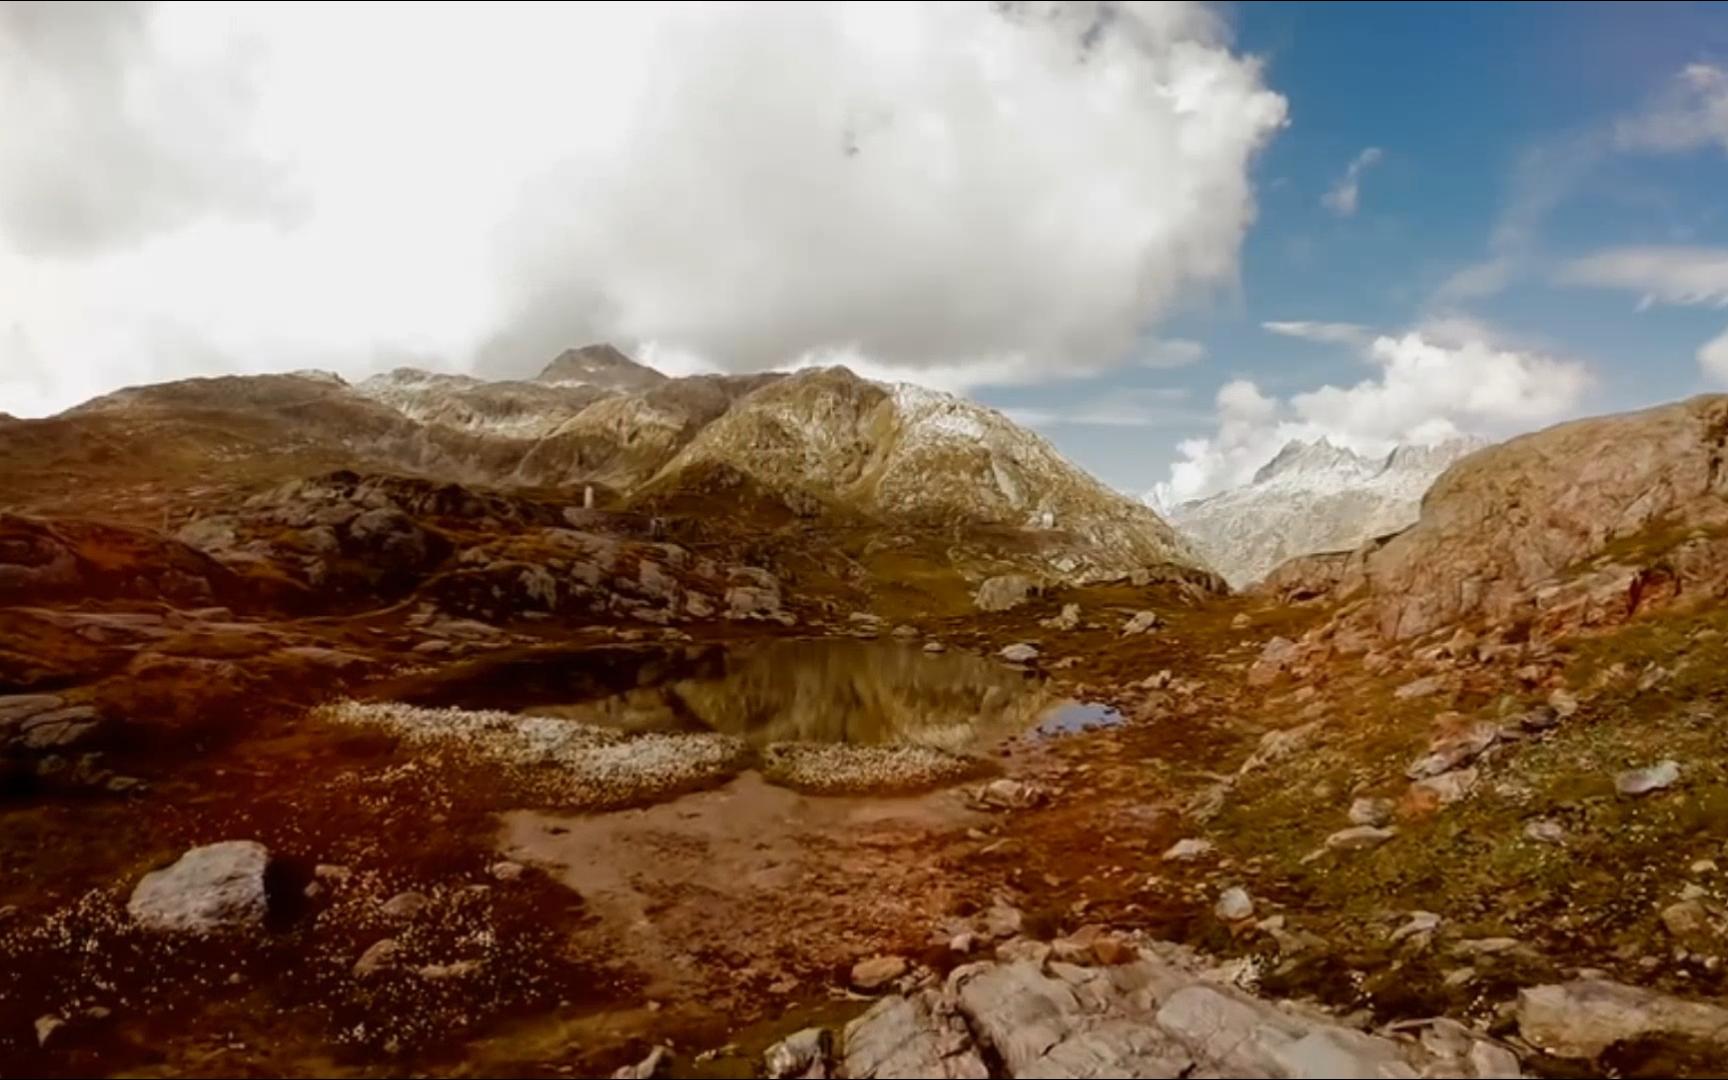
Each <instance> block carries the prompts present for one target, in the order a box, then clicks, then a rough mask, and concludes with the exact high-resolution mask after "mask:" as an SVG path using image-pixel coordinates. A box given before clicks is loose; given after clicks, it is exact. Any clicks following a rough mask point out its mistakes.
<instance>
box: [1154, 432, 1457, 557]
mask: <svg viewBox="0 0 1728 1080" xmlns="http://www.w3.org/2000/svg"><path fill="white" fill-rule="evenodd" d="M1486 445H1487V443H1486V441H1484V440H1481V439H1474V438H1461V439H1453V440H1450V441H1447V442H1443V443H1439V444H1437V445H1434V446H1399V447H1396V448H1395V449H1393V450H1392V452H1391V453H1389V454H1387V455H1386V456H1385V457H1383V458H1373V457H1367V456H1364V455H1362V454H1358V453H1356V452H1354V451H1352V450H1350V449H1348V448H1345V447H1342V446H1334V445H1333V444H1332V443H1331V442H1329V441H1327V440H1326V439H1324V438H1321V439H1317V440H1315V441H1313V442H1304V441H1303V440H1301V439H1295V440H1292V441H1291V442H1289V443H1287V444H1285V446H1284V448H1283V449H1282V450H1280V451H1278V454H1277V456H1275V457H1273V459H1272V460H1271V461H1268V462H1267V463H1266V464H1265V465H1263V466H1261V467H1260V470H1259V471H1258V472H1256V473H1255V474H1254V479H1253V480H1251V481H1249V482H1248V483H1246V484H1244V485H1242V486H1241V487H1238V488H1232V489H1231V490H1229V491H1224V492H1220V493H1219V494H1217V495H1213V496H1211V497H1210V498H1206V499H1196V500H1193V501H1190V502H1185V503H1182V504H1180V505H1177V506H1171V507H1166V508H1162V509H1163V512H1164V514H1165V517H1166V518H1168V519H1169V521H1170V522H1171V523H1172V524H1174V525H1175V526H1176V527H1177V528H1178V529H1180V530H1181V531H1182V532H1184V533H1185V534H1187V536H1188V537H1189V539H1190V540H1191V541H1192V542H1193V543H1194V546H1195V547H1196V548H1198V549H1199V551H1200V554H1201V555H1202V556H1203V557H1204V558H1205V559H1206V561H1207V562H1208V563H1210V564H1211V565H1212V567H1213V569H1215V570H1217V571H1218V572H1219V573H1221V574H1223V575H1224V577H1225V578H1226V579H1227V580H1228V581H1229V582H1230V584H1231V585H1233V586H1236V587H1241V586H1243V585H1247V584H1250V583H1252V582H1255V581H1258V580H1259V579H1260V578H1262V577H1264V576H1265V575H1266V574H1267V573H1268V572H1269V571H1271V570H1272V569H1273V568H1274V567H1276V566H1277V565H1278V564H1280V563H1282V562H1284V561H1285V560H1286V559H1291V558H1294V557H1296V556H1298V555H1312V554H1314V553H1316V552H1322V551H1346V550H1350V549H1352V548H1355V547H1356V546H1357V545H1359V544H1361V543H1362V542H1363V541H1365V540H1369V539H1371V538H1373V537H1376V536H1383V535H1385V534H1387V533H1391V532H1397V531H1398V530H1399V529H1402V528H1404V527H1406V526H1408V525H1409V524H1411V523H1412V522H1414V521H1415V520H1416V516H1417V512H1418V511H1419V509H1420V508H1421V503H1422V496H1423V494H1424V493H1426V492H1427V490H1428V488H1429V486H1430V485H1432V484H1433V483H1434V481H1435V480H1436V479H1437V478H1438V477H1439V476H1440V474H1441V473H1443V472H1445V471H1446V470H1447V468H1449V467H1450V466H1451V465H1452V463H1453V462H1456V461H1458V460H1459V459H1460V458H1463V457H1464V456H1465V455H1467V454H1469V453H1471V452H1472V451H1475V450H1478V449H1481V448H1482V447H1483V446H1486Z"/></svg>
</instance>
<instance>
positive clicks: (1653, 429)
mask: <svg viewBox="0 0 1728 1080" xmlns="http://www.w3.org/2000/svg"><path fill="white" fill-rule="evenodd" d="M1725 460H1728V396H1723V395H1708V396H1701V397H1696V398H1692V399H1690V400H1688V401H1683V402H1678V403H1675V404H1671V405H1663V406H1659V407H1657V408H1653V409H1646V410H1643V411H1640V412H1631V413H1622V414H1618V415H1614V416H1604V417H1596V418H1593V419H1589V420H1579V421H1574V422H1572V423H1567V424H1561V425H1559V426H1556V427H1553V428H1549V429H1547V430H1545V431H1540V432H1537V433H1535V434H1531V435H1525V436H1522V437H1520V438H1516V439H1512V440H1509V441H1508V442H1505V443H1502V444H1500V445H1498V446H1493V447H1490V448H1488V449H1486V450H1483V451H1481V452H1480V453H1476V454H1473V455H1471V456H1470V457H1469V458H1468V459H1466V460H1465V461H1463V462H1461V463H1459V464H1458V465H1457V466H1456V467H1454V468H1452V469H1451V470H1449V471H1448V472H1446V473H1445V475H1443V476H1442V477H1441V479H1440V480H1439V481H1438V482H1437V483H1436V484H1435V485H1434V487H1433V488H1432V489H1431V490H1430V491H1429V493H1428V496H1427V498H1426V499H1425V500H1424V502H1423V505H1422V513H1421V517H1420V519H1419V520H1418V521H1417V522H1416V524H1415V525H1413V526H1411V527H1410V528H1409V529H1407V530H1405V531H1404V532H1402V533H1399V534H1398V535H1396V536H1394V537H1391V538H1390V539H1387V540H1385V541H1384V542H1383V543H1373V544H1370V545H1367V546H1365V547H1364V548H1362V549H1361V550H1359V551H1358V553H1357V554H1356V555H1355V556H1354V557H1353V558H1352V559H1350V560H1346V562H1349V563H1352V564H1353V568H1352V569H1351V571H1350V572H1348V573H1341V572H1339V571H1338V569H1337V566H1336V565H1334V564H1335V563H1336V561H1335V560H1334V561H1333V563H1334V564H1327V565H1322V563H1323V560H1312V559H1306V560H1298V561H1297V562H1296V563H1295V564H1293V565H1291V566H1288V567H1286V568H1282V569H1280V570H1279V571H1278V573H1277V574H1276V575H1275V578H1276V580H1277V581H1278V582H1279V583H1280V585H1281V587H1283V588H1286V589H1291V590H1298V591H1304V592H1307V593H1309V594H1311V595H1329V596H1331V597H1333V598H1336V599H1347V598H1349V597H1350V596H1351V595H1352V594H1353V595H1354V596H1355V604H1354V606H1353V607H1351V608H1350V609H1349V610H1347V611H1346V612H1345V613H1344V614H1343V617H1342V618H1341V619H1340V620H1339V623H1338V625H1339V627H1340V628H1342V629H1346V630H1348V631H1349V633H1348V634H1347V635H1346V636H1347V637H1349V638H1350V639H1351V640H1355V641H1362V640H1366V638H1364V636H1363V635H1369V636H1371V637H1372V638H1374V639H1378V640H1382V641H1390V642H1401V641H1408V640H1411V639H1415V638H1419V637H1422V636H1423V635H1426V634H1430V633H1432V632H1435V631H1438V630H1441V629H1443V628H1447V627H1452V626H1454V625H1456V624H1460V623H1467V624H1472V625H1485V626H1487V627H1489V628H1491V629H1494V630H1496V631H1505V632H1508V633H1513V632H1524V633H1528V632H1530V631H1534V632H1535V633H1536V634H1538V635H1539V636H1543V637H1555V636H1559V635H1562V634H1565V633H1568V632H1571V631H1574V630H1577V629H1580V628H1587V627H1594V626H1611V625H1616V624H1618V623H1621V622H1624V621H1626V620H1627V619H1629V618H1631V617H1632V616H1634V615H1636V614H1638V613H1640V612H1641V611H1644V610H1649V609H1651V608H1654V607H1658V606H1662V605H1665V604H1670V603H1673V602H1675V601H1680V600H1706V599H1710V598H1713V597H1717V596H1720V595H1722V593H1723V591H1724V589H1728V572H1724V571H1723V570H1722V569H1721V567H1722V565H1723V560H1722V555H1723V554H1724V551H1725V550H1728V473H1725V471H1724V468H1723V465H1724V461H1725ZM1328 580H1330V582H1331V584H1330V585H1329V586H1328V585H1327V584H1326V583H1327V581H1328Z"/></svg>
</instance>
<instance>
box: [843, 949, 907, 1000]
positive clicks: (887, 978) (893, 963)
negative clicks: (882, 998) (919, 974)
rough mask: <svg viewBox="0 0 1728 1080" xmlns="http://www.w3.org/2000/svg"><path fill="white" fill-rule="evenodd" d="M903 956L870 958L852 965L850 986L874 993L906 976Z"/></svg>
mask: <svg viewBox="0 0 1728 1080" xmlns="http://www.w3.org/2000/svg"><path fill="white" fill-rule="evenodd" d="M906 968H907V964H906V958H905V957H904V956H872V957H870V958H869V959H868V960H860V961H858V962H857V963H856V964H853V965H852V986H853V988H854V989H856V990H862V991H864V992H865V993H874V992H876V991H878V990H880V989H882V988H883V987H885V986H887V985H888V984H889V983H891V982H893V981H894V980H895V979H898V978H899V977H900V976H902V975H904V974H906Z"/></svg>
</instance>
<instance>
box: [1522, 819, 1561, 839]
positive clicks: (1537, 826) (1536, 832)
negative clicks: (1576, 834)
mask: <svg viewBox="0 0 1728 1080" xmlns="http://www.w3.org/2000/svg"><path fill="white" fill-rule="evenodd" d="M1524 839H1526V840H1530V841H1534V842H1535V843H1538V844H1564V843H1565V842H1566V829H1565V827H1564V826H1562V825H1561V824H1560V823H1559V822H1558V821H1553V820H1550V819H1548V818H1537V819H1536V820H1535V821H1530V822H1526V823H1525V825H1524Z"/></svg>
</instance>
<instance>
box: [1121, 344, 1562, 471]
mask: <svg viewBox="0 0 1728 1080" xmlns="http://www.w3.org/2000/svg"><path fill="white" fill-rule="evenodd" d="M1472 327H1474V332H1473V333H1472V332H1471V330H1472ZM1363 356H1364V359H1365V360H1366V361H1367V362H1368V363H1370V364H1371V365H1372V366H1373V367H1374V368H1375V369H1376V371H1375V374H1374V375H1373V376H1372V377H1370V378H1366V379H1363V380H1362V381H1360V382H1358V383H1356V384H1355V385H1353V386H1347V387H1346V386H1330V385H1328V386H1322V387H1319V388H1317V389H1314V390H1310V391H1307V392H1305V393H1299V394H1294V395H1292V396H1290V397H1289V398H1287V399H1283V400H1280V399H1278V398H1275V397H1271V396H1268V395H1267V394H1265V393H1264V392H1262V391H1261V390H1260V388H1259V386H1257V385H1256V384H1255V383H1253V382H1252V381H1249V380H1245V379H1238V380H1236V381H1233V382H1230V383H1227V384H1225V386H1224V387H1223V389H1221V390H1220V391H1219V392H1218V399H1217V413H1216V427H1215V429H1214V431H1213V433H1212V434H1211V435H1210V436H1208V437H1205V438H1197V439H1190V440H1187V441H1185V442H1183V443H1181V444H1180V445H1179V446H1178V447H1177V451H1178V453H1179V454H1180V455H1181V458H1180V460H1178V461H1177V462H1176V463H1175V464H1174V465H1173V466H1172V467H1171V471H1170V479H1169V480H1168V481H1166V482H1164V483H1162V484H1159V485H1157V487H1156V488H1155V489H1154V491H1153V492H1152V493H1151V494H1150V496H1149V498H1151V499H1152V500H1153V501H1154V502H1156V503H1158V504H1161V505H1172V504H1174V503H1180V502H1183V501H1186V500H1188V499H1195V498H1204V497H1205V496H1207V495H1211V494H1215V493H1216V492H1218V491H1222V490H1224V489H1226V488H1230V487H1234V486H1236V485H1239V484H1244V483H1247V482H1248V480H1250V479H1251V478H1252V477H1253V475H1254V473H1255V471H1256V470H1257V469H1259V468H1260V466H1262V465H1264V464H1265V463H1266V462H1268V461H1270V460H1271V459H1272V457H1273V456H1274V455H1276V454H1277V452H1278V450H1279V449H1280V448H1282V447H1283V446H1284V444H1285V443H1287V442H1289V441H1290V440H1291V439H1308V440H1312V439H1316V438H1320V437H1322V436H1324V437H1326V438H1328V439H1330V440H1331V441H1332V442H1333V443H1335V444H1337V445H1340V446H1346V447H1349V448H1350V449H1352V450H1355V451H1357V452H1359V453H1364V454H1373V455H1378V454H1384V453H1387V452H1388V451H1390V450H1391V449H1392V447H1393V446H1395V445H1397V444H1399V443H1418V444H1424V445H1431V444H1433V443H1436V442H1441V441H1444V440H1445V439H1449V438H1453V437H1456V436H1458V435H1462V434H1490V435H1506V434H1510V433H1512V432H1515V431H1521V430H1528V429H1530V428H1532V427H1535V426H1538V425H1540V424H1544V423H1548V422H1550V421H1553V420H1557V419H1560V418H1562V417H1564V416H1567V415H1569V414H1571V413H1573V412H1574V411H1575V410H1576V409H1577V408H1578V406H1579V404H1580V401H1581V399H1582V398H1583V396H1584V394H1585V392H1586V390H1588V388H1589V386H1590V384H1591V377H1590V374H1589V371H1588V370H1587V369H1586V368H1585V367H1584V365H1583V364H1581V363H1579V362H1577V361H1575V360H1569V359H1564V358H1561V357H1556V356H1551V355H1548V354H1545V353H1542V352H1538V351H1534V350H1531V349H1528V348H1525V347H1521V346H1517V345H1512V344H1509V343H1506V342H1504V341H1503V340H1501V339H1499V338H1498V337H1496V336H1494V335H1492V334H1491V333H1490V332H1488V331H1486V328H1483V327H1481V326H1480V325H1479V324H1472V323H1469V322H1467V321H1464V320H1450V321H1448V322H1445V323H1440V324H1435V325H1432V326H1430V325H1424V326H1421V327H1418V328H1416V329H1414V330H1410V331H1408V332H1406V333H1404V334H1401V335H1396V336H1393V335H1382V336H1380V337H1376V338H1374V339H1373V340H1372V341H1371V342H1369V343H1368V344H1367V346H1366V348H1365V349H1364V352H1363Z"/></svg>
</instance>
